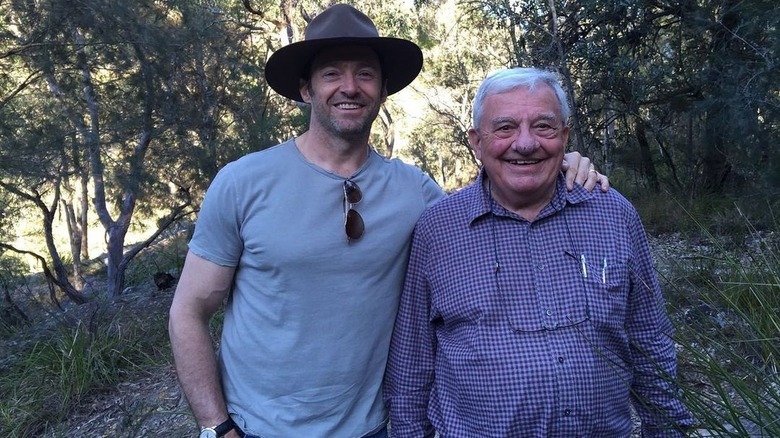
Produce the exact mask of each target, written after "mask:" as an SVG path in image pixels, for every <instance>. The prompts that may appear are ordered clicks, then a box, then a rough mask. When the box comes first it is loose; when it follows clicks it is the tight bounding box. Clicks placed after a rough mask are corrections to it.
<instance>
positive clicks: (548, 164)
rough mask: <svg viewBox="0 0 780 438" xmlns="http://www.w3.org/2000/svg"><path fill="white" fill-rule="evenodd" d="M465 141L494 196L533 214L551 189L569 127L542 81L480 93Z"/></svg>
mask: <svg viewBox="0 0 780 438" xmlns="http://www.w3.org/2000/svg"><path fill="white" fill-rule="evenodd" d="M477 125H478V126H479V127H478V128H472V129H470V130H469V142H470V143H471V147H472V148H473V149H474V153H475V155H476V157H477V158H478V159H479V160H480V161H481V162H482V165H483V167H484V169H485V172H486V173H487V176H488V179H489V181H490V183H491V191H492V195H493V197H494V199H495V200H496V201H497V202H498V203H500V204H501V205H503V206H504V207H505V208H507V209H509V210H512V211H514V212H516V213H518V214H520V215H521V216H522V217H524V218H526V219H529V220H530V219H533V218H534V217H536V215H537V214H538V213H539V211H541V210H542V208H544V207H545V206H546V205H547V204H548V203H549V201H550V200H551V199H552V197H553V195H554V194H555V181H556V178H557V176H558V173H559V172H560V170H561V162H562V161H563V154H564V150H565V147H566V142H567V141H568V140H569V128H568V127H567V126H566V124H565V123H564V120H563V116H562V114H561V106H560V103H559V101H558V98H557V97H556V95H555V92H554V91H553V89H552V88H551V87H549V86H548V85H546V84H539V85H538V86H537V87H535V88H534V89H533V90H529V89H528V88H526V87H519V88H516V89H513V90H509V91H506V92H503V93H499V94H492V95H489V96H487V97H486V98H485V100H484V102H483V108H482V112H481V115H480V120H478V121H477Z"/></svg>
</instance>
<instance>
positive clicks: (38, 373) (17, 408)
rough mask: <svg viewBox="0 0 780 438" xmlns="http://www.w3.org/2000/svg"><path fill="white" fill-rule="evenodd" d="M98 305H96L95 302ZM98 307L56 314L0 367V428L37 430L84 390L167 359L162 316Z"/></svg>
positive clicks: (59, 416)
mask: <svg viewBox="0 0 780 438" xmlns="http://www.w3.org/2000/svg"><path fill="white" fill-rule="evenodd" d="M95 308H96V309H97V308H99V307H95ZM103 318H104V317H101V316H100V315H99V314H97V312H92V314H91V316H89V317H87V318H83V319H79V320H76V321H75V322H71V321H69V320H68V319H66V318H62V319H60V320H58V323H57V324H56V325H55V327H54V328H53V329H50V330H49V331H48V332H47V333H45V336H43V337H40V338H39V340H38V341H35V342H30V344H29V345H28V346H27V347H25V348H22V349H21V350H20V351H18V352H16V354H15V357H16V358H15V359H14V360H11V361H10V362H9V363H8V364H6V365H5V369H1V370H0V431H3V432H4V435H10V436H19V437H24V436H36V434H38V433H41V432H43V431H44V430H45V429H46V427H47V425H49V424H52V423H57V422H60V421H62V420H63V419H64V418H66V417H67V415H68V414H69V413H70V412H71V409H72V408H73V407H74V406H75V405H77V404H78V403H79V402H81V401H82V400H83V399H84V397H85V396H87V395H88V394H90V393H92V392H94V391H98V390H102V389H105V388H108V387H111V386H112V385H114V384H116V383H117V382H120V381H122V380H124V379H127V378H131V376H133V375H135V374H137V373H140V372H142V371H143V370H145V369H147V368H148V367H151V366H156V365H159V364H161V363H167V361H168V357H169V353H168V348H169V347H168V341H167V332H166V329H165V325H164V318H144V319H138V318H137V317H136V316H135V315H121V314H114V315H112V316H106V317H105V318H107V320H103Z"/></svg>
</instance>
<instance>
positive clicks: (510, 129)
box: [493, 125, 515, 138]
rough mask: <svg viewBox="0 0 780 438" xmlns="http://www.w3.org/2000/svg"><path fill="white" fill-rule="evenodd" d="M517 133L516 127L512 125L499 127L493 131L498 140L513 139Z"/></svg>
mask: <svg viewBox="0 0 780 438" xmlns="http://www.w3.org/2000/svg"><path fill="white" fill-rule="evenodd" d="M514 132H515V127H514V126H512V125H499V126H496V128H495V129H494V130H493V135H495V136H496V137H498V138H507V137H511V136H512V134H514Z"/></svg>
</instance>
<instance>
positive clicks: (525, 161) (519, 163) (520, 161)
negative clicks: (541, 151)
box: [507, 160, 541, 166]
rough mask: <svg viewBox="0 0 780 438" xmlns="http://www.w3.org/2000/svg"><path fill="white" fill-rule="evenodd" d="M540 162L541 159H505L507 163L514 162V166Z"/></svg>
mask: <svg viewBox="0 0 780 438" xmlns="http://www.w3.org/2000/svg"><path fill="white" fill-rule="evenodd" d="M540 162H541V160H507V163H509V164H514V165H516V166H529V165H532V164H537V163H540Z"/></svg>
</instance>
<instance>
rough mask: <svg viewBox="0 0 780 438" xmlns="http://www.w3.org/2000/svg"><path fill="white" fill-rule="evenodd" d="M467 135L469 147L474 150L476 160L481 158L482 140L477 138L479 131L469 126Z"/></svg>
mask: <svg viewBox="0 0 780 438" xmlns="http://www.w3.org/2000/svg"><path fill="white" fill-rule="evenodd" d="M468 135H469V144H470V145H471V149H472V150H473V151H474V156H475V157H477V160H480V161H481V160H482V142H481V139H480V138H479V132H477V130H476V129H474V128H469V131H468Z"/></svg>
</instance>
